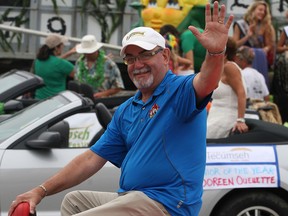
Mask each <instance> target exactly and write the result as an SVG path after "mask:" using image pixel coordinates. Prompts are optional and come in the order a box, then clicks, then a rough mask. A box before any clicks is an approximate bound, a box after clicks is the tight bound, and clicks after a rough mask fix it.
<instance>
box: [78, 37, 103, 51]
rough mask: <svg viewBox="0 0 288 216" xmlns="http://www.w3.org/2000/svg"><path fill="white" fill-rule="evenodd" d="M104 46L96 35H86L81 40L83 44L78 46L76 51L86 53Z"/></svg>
mask: <svg viewBox="0 0 288 216" xmlns="http://www.w3.org/2000/svg"><path fill="white" fill-rule="evenodd" d="M102 46H103V44H102V43H99V42H97V40H96V38H95V36H94V35H85V36H84V37H83V38H82V40H81V44H78V45H77V46H76V52H77V53H85V54H89V53H94V52H96V51H97V50H98V49H100V48H101V47H102Z"/></svg>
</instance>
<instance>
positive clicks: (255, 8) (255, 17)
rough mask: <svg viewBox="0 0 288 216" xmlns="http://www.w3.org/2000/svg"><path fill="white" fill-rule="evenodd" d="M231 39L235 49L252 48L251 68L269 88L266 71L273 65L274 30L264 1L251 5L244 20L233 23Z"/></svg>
mask: <svg viewBox="0 0 288 216" xmlns="http://www.w3.org/2000/svg"><path fill="white" fill-rule="evenodd" d="M233 39H234V40H235V41H236V43H237V47H240V46H242V45H246V46H249V47H252V48H254V52H255V58H254V61H253V64H252V66H253V68H255V69H256V70H258V71H259V72H261V73H262V74H263V76H264V77H265V81H266V84H267V85H268V86H269V80H268V70H269V66H271V65H273V63H274V56H275V30H274V27H273V25H272V23H271V14H270V9H269V6H268V4H267V3H266V2H265V1H255V2H254V3H252V4H251V5H250V6H249V7H248V9H247V12H246V13H245V14H244V19H240V20H238V21H236V22H235V24H234V28H233Z"/></svg>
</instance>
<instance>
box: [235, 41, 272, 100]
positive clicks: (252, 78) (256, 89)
mask: <svg viewBox="0 0 288 216" xmlns="http://www.w3.org/2000/svg"><path fill="white" fill-rule="evenodd" d="M254 57H255V53H254V51H253V49H251V48H250V47H248V46H241V47H240V48H238V50H237V54H236V58H235V62H236V63H237V64H238V65H239V66H240V67H241V69H242V76H243V78H244V80H245V84H246V90H247V98H249V99H260V100H264V101H269V90H268V87H267V85H266V82H265V78H264V76H263V75H262V74H261V73H260V72H259V71H257V70H256V69H254V68H252V62H253V59H254Z"/></svg>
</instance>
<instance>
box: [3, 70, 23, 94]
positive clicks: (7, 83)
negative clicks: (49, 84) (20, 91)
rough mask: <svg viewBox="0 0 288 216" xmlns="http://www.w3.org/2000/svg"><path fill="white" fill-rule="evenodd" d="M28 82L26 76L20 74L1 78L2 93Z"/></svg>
mask: <svg viewBox="0 0 288 216" xmlns="http://www.w3.org/2000/svg"><path fill="white" fill-rule="evenodd" d="M25 80H27V78H26V77H24V76H19V75H18V74H16V73H15V74H13V75H9V76H5V77H1V79H0V92H5V91H6V90H7V89H9V88H11V86H17V85H18V84H19V83H22V82H24V81H25Z"/></svg>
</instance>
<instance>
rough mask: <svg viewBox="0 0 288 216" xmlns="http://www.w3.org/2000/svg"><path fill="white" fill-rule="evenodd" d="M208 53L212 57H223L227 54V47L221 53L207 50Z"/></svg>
mask: <svg viewBox="0 0 288 216" xmlns="http://www.w3.org/2000/svg"><path fill="white" fill-rule="evenodd" d="M207 52H208V54H209V55H210V56H222V55H224V54H225V52H226V46H225V48H224V50H222V51H220V52H210V51H209V50H207Z"/></svg>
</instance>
